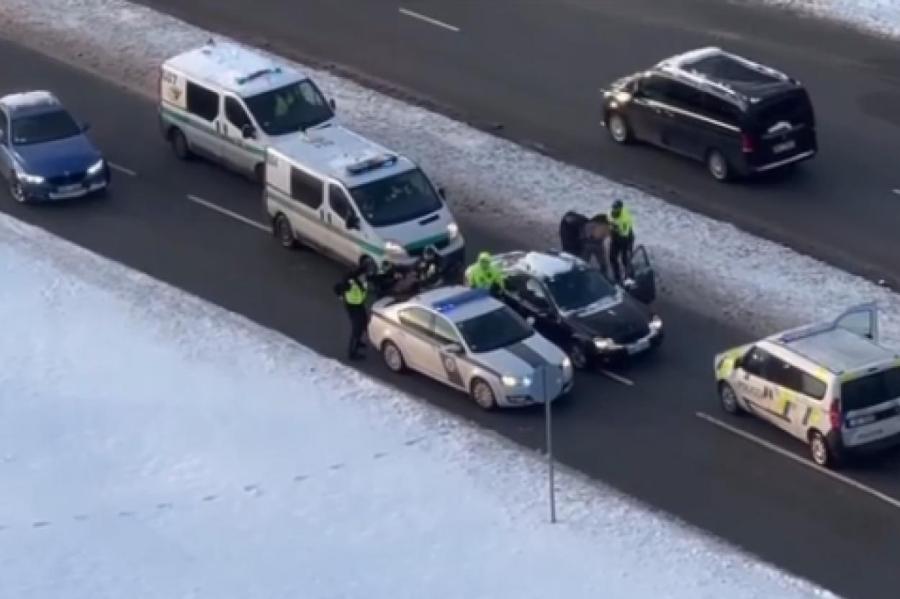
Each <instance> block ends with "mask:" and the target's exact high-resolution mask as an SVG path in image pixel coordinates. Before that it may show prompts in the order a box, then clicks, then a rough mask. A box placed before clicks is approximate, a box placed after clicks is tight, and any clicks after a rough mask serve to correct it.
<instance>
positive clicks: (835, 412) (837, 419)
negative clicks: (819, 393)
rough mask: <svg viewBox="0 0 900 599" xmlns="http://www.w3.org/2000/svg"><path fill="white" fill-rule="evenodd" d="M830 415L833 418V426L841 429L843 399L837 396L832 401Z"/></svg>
mask: <svg viewBox="0 0 900 599" xmlns="http://www.w3.org/2000/svg"><path fill="white" fill-rule="evenodd" d="M828 417H829V418H830V420H831V428H834V429H838V430H840V428H841V400H840V399H838V398H837V397H835V398H834V401H832V402H831V409H829V410H828Z"/></svg>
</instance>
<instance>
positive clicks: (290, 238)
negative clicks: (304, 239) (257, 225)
mask: <svg viewBox="0 0 900 599" xmlns="http://www.w3.org/2000/svg"><path fill="white" fill-rule="evenodd" d="M274 228H275V236H276V237H277V238H278V243H280V244H281V247H283V248H287V249H291V248H294V247H296V245H297V239H296V238H295V237H294V229H293V227H291V221H289V220H288V218H287V217H286V216H285V215H283V214H279V215H278V216H276V217H275V222H274Z"/></svg>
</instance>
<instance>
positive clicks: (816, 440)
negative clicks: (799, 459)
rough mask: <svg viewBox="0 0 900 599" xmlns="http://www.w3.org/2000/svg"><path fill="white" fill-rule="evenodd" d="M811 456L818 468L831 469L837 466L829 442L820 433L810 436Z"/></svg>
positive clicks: (814, 432) (812, 433) (816, 432)
mask: <svg viewBox="0 0 900 599" xmlns="http://www.w3.org/2000/svg"><path fill="white" fill-rule="evenodd" d="M809 455H810V457H811V458H812V461H813V462H814V463H815V464H816V465H817V466H822V467H831V466H834V465H835V459H834V455H833V454H832V453H831V448H829V447H828V441H826V440H825V437H824V436H823V435H822V433H820V432H819V431H813V432H811V433H810V434H809Z"/></svg>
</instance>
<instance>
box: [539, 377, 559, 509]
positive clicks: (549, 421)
mask: <svg viewBox="0 0 900 599" xmlns="http://www.w3.org/2000/svg"><path fill="white" fill-rule="evenodd" d="M543 374H544V376H543V377H541V378H542V381H541V382H542V386H543V391H544V421H545V423H546V427H547V429H546V444H547V467H548V478H549V484H550V523H551V524H556V481H555V476H556V472H555V470H554V465H553V417H552V413H553V410H552V409H551V408H550V398H549V397H548V396H547V377H548V376H549V375H550V369H549V368H544V373H543Z"/></svg>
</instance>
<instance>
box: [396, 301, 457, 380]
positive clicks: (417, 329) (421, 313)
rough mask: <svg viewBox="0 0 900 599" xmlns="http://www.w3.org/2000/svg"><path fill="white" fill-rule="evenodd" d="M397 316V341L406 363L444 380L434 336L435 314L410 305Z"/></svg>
mask: <svg viewBox="0 0 900 599" xmlns="http://www.w3.org/2000/svg"><path fill="white" fill-rule="evenodd" d="M397 317H398V319H399V320H400V332H399V337H400V338H399V339H397V341H398V342H399V344H400V353H402V354H403V360H404V361H405V362H406V365H407V366H409V367H410V368H412V369H413V370H417V371H419V372H421V373H422V374H425V375H428V376H430V377H432V378H436V379H438V380H440V381H446V380H447V377H446V376H445V375H444V368H443V364H442V363H441V360H440V358H439V355H438V348H439V345H440V343H439V342H438V340H437V339H436V338H435V336H434V318H435V314H434V313H433V312H430V311H429V310H426V309H425V308H420V307H418V306H410V307H409V308H404V309H402V310H400V312H399V313H398V315H397Z"/></svg>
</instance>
